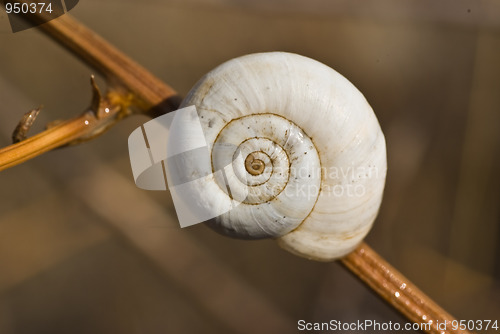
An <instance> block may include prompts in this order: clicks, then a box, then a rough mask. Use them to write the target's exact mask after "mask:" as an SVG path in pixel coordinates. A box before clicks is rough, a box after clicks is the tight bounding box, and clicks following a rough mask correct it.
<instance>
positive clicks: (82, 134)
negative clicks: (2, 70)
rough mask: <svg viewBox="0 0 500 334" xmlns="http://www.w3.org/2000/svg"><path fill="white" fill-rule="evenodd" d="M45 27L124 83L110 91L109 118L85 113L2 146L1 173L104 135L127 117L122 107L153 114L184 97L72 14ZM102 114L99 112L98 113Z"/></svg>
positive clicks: (71, 48)
mask: <svg viewBox="0 0 500 334" xmlns="http://www.w3.org/2000/svg"><path fill="white" fill-rule="evenodd" d="M40 27H42V29H43V31H44V32H45V33H47V34H48V35H49V36H51V37H52V38H54V39H55V40H56V41H57V42H59V43H60V44H62V45H63V46H65V47H67V48H68V49H70V50H71V51H73V52H74V53H76V54H77V55H78V56H79V57H80V58H82V59H83V60H84V61H86V62H88V63H90V64H91V65H93V66H94V67H95V68H96V69H97V70H99V71H101V72H102V73H104V74H105V75H106V77H107V78H108V80H109V81H110V82H111V83H113V84H116V85H117V86H119V88H118V87H117V89H116V90H115V91H112V92H110V94H108V98H109V99H110V100H111V104H110V105H109V109H110V110H111V111H112V112H111V113H110V114H109V115H106V116H107V117H104V118H102V119H101V118H99V117H95V113H94V114H92V113H89V112H85V113H83V114H82V115H80V116H78V117H75V118H73V119H70V120H67V121H64V122H61V123H59V124H58V125H57V126H54V127H52V128H50V129H48V130H46V131H43V132H41V133H39V134H38V135H35V136H33V137H31V138H28V139H26V140H23V141H21V142H19V143H16V144H14V145H11V146H8V147H5V148H3V149H0V171H1V170H4V169H6V168H9V167H12V166H15V165H17V164H20V163H22V162H24V161H26V160H29V159H32V158H34V157H36V156H38V155H40V154H42V153H44V152H47V151H49V150H52V149H54V148H57V147H60V146H64V145H67V144H68V143H77V142H80V141H83V140H84V139H88V138H89V137H92V136H93V134H94V133H96V132H98V133H101V132H102V131H103V130H105V129H107V128H109V126H111V125H112V124H114V122H110V117H111V116H116V117H115V121H116V120H118V119H119V118H122V117H124V116H126V115H128V114H127V113H126V112H125V110H124V108H123V106H124V105H126V106H128V105H132V106H135V107H136V108H138V109H139V110H141V111H142V112H150V113H151V114H152V115H155V114H161V113H165V112H168V111H170V110H173V109H176V108H177V107H178V104H179V102H180V99H179V97H178V95H177V93H176V92H175V90H174V89H173V88H171V87H170V86H168V85H167V84H164V83H163V82H162V81H161V80H159V79H158V78H156V77H155V76H153V75H152V74H151V73H149V72H148V71H147V70H145V69H144V68H143V67H141V66H140V65H138V64H137V63H135V62H134V61H133V60H131V59H130V58H128V57H127V56H125V55H124V54H123V53H121V52H120V51H118V50H117V49H116V48H115V47H113V46H112V45H110V44H109V43H108V42H106V41H105V40H104V39H103V38H101V37H100V36H98V35H97V34H96V33H94V32H93V31H91V30H90V29H88V28H87V27H85V26H84V25H82V24H81V23H79V22H78V21H76V20H75V19H73V18H71V17H70V16H69V15H64V16H61V17H59V18H57V19H55V20H52V21H50V22H48V23H45V24H43V25H41V26H40ZM94 112H97V111H94Z"/></svg>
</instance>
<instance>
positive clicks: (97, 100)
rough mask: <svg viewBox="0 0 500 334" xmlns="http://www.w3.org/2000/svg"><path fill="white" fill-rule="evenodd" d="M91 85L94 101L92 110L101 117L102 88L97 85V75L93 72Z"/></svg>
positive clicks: (91, 106) (91, 105)
mask: <svg viewBox="0 0 500 334" xmlns="http://www.w3.org/2000/svg"><path fill="white" fill-rule="evenodd" d="M90 86H91V87H92V101H91V103H90V110H91V111H92V112H93V113H94V115H95V116H96V118H97V119H99V118H100V116H101V115H100V112H99V111H100V110H101V103H102V94H101V90H100V89H99V87H98V86H97V83H96V81H95V76H94V75H93V74H92V75H91V76H90Z"/></svg>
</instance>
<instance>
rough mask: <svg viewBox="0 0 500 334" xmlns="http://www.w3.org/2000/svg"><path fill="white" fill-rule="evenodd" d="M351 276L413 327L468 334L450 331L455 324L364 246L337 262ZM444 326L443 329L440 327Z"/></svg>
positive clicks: (429, 331)
mask: <svg viewBox="0 0 500 334" xmlns="http://www.w3.org/2000/svg"><path fill="white" fill-rule="evenodd" d="M341 262H342V264H343V265H344V266H345V267H347V269H349V270H350V271H351V272H352V273H353V274H354V275H355V276H357V277H358V278H359V279H360V280H361V281H363V282H364V283H365V284H366V285H368V286H369V287H370V288H371V289H372V290H373V291H375V292H376V293H377V294H378V295H379V296H380V297H382V298H383V299H384V300H385V301H387V302H388V303H389V304H390V305H392V306H393V307H394V308H395V309H396V310H398V311H399V312H401V314H403V315H404V316H405V317H406V318H408V320H410V321H412V322H414V323H426V324H428V326H427V327H426V328H424V329H422V330H423V331H425V332H426V333H435V334H438V333H439V334H441V333H443V334H444V333H462V334H465V333H469V332H468V331H464V330H460V331H459V330H453V328H452V327H453V326H452V321H453V320H456V319H455V318H453V317H452V316H451V315H450V314H449V313H447V312H446V311H445V310H443V309H442V308H441V307H440V306H438V305H437V304H436V303H435V302H434V301H433V300H432V299H431V298H429V297H428V296H427V295H426V294H424V293H423V292H422V291H420V289H418V288H417V287H416V286H415V285H414V284H413V283H411V282H410V281H409V280H408V279H407V278H406V277H404V276H403V275H402V274H401V273H400V272H399V271H397V270H396V269H395V268H394V267H393V266H391V265H390V264H389V263H387V262H386V261H385V260H384V259H383V258H381V257H380V256H379V255H378V254H377V253H376V252H375V251H374V250H373V249H371V248H370V247H369V246H368V245H367V244H365V243H362V244H361V245H360V246H358V248H357V249H356V250H355V251H354V252H352V253H351V254H349V255H347V256H346V257H345V258H343V259H342V260H341ZM444 324H445V325H444Z"/></svg>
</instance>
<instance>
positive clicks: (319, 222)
mask: <svg viewBox="0 0 500 334" xmlns="http://www.w3.org/2000/svg"><path fill="white" fill-rule="evenodd" d="M189 105H195V106H196V108H197V110H198V116H199V119H200V121H201V125H202V128H203V131H204V135H205V139H206V141H207V143H208V147H209V150H210V159H207V161H198V162H196V161H195V162H192V161H191V162H190V164H189V165H187V166H186V173H191V174H196V173H198V172H199V173H202V172H201V171H204V170H206V169H207V168H210V169H211V170H212V172H215V171H218V170H224V171H225V173H223V174H220V173H213V174H212V175H213V177H212V178H211V179H209V180H208V182H213V184H210V186H208V187H203V189H201V188H200V191H199V193H198V195H197V196H198V197H199V198H196V199H193V200H195V201H197V202H203V203H204V205H205V206H207V207H214V208H217V207H218V206H219V205H220V203H222V202H224V201H233V202H236V203H238V205H236V206H235V207H234V208H233V209H232V210H230V211H228V212H226V213H224V214H222V215H220V216H219V217H217V218H216V219H214V220H213V221H210V222H208V224H209V225H210V226H211V227H212V228H214V229H216V230H217V231H219V232H221V233H223V234H226V235H229V236H232V237H238V238H246V239H256V238H266V237H270V238H276V239H278V242H279V244H280V245H281V246H282V247H284V248H285V249H287V250H289V251H291V252H293V253H295V254H298V255H301V256H304V257H307V258H312V259H316V260H324V261H326V260H332V259H335V258H338V257H341V256H343V255H345V254H347V253H348V252H350V251H352V250H353V249H354V248H355V247H356V245H357V244H359V242H360V241H361V240H362V239H363V238H364V237H365V236H366V234H367V233H368V231H369V229H370V228H371V226H372V223H373V221H374V219H375V217H376V215H377V212H378V209H379V206H380V203H381V199H382V194H383V189H384V184H385V174H386V153H385V140H384V136H383V134H382V131H381V130H380V126H379V124H378V121H377V119H376V117H375V115H374V113H373V111H372V109H371V107H370V106H369V104H368V103H367V102H366V100H365V98H364V97H363V95H362V94H361V93H360V92H359V91H358V90H357V89H356V88H355V87H354V86H353V85H352V84H351V83H350V82H349V81H348V80H347V79H345V78H344V77H343V76H341V75H340V74H338V73H337V72H335V71H334V70H332V69H331V68H329V67H327V66H326V65H323V64H321V63H319V62H317V61H314V60H312V59H309V58H306V57H303V56H299V55H296V54H290V53H284V52H271V53H261V54H252V55H247V56H243V57H240V58H236V59H233V60H230V61H228V62H226V63H224V64H222V65H220V66H219V67H217V68H216V69H214V70H213V71H211V72H210V73H208V74H207V75H205V76H204V77H203V78H202V79H201V80H200V81H199V82H198V83H197V84H196V86H195V87H194V88H193V89H192V90H191V91H190V93H189V94H188V96H187V97H186V99H185V100H184V101H183V104H182V106H189ZM182 106H181V107H182ZM208 160H209V161H208ZM208 164H209V165H210V166H208ZM198 169H199V171H198Z"/></svg>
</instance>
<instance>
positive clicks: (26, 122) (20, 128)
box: [12, 106, 42, 144]
mask: <svg viewBox="0 0 500 334" xmlns="http://www.w3.org/2000/svg"><path fill="white" fill-rule="evenodd" d="M40 110H42V107H41V106H40V107H38V108H36V109H33V110H31V111H28V112H27V113H26V114H24V116H23V117H22V118H21V120H20V121H19V124H17V126H16V128H15V129H14V132H13V133H12V142H13V143H14V144H15V143H18V142H20V141H23V140H25V139H26V134H27V133H28V131H29V129H30V128H31V126H32V125H33V123H34V122H35V119H36V117H37V116H38V114H39V113H40Z"/></svg>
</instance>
